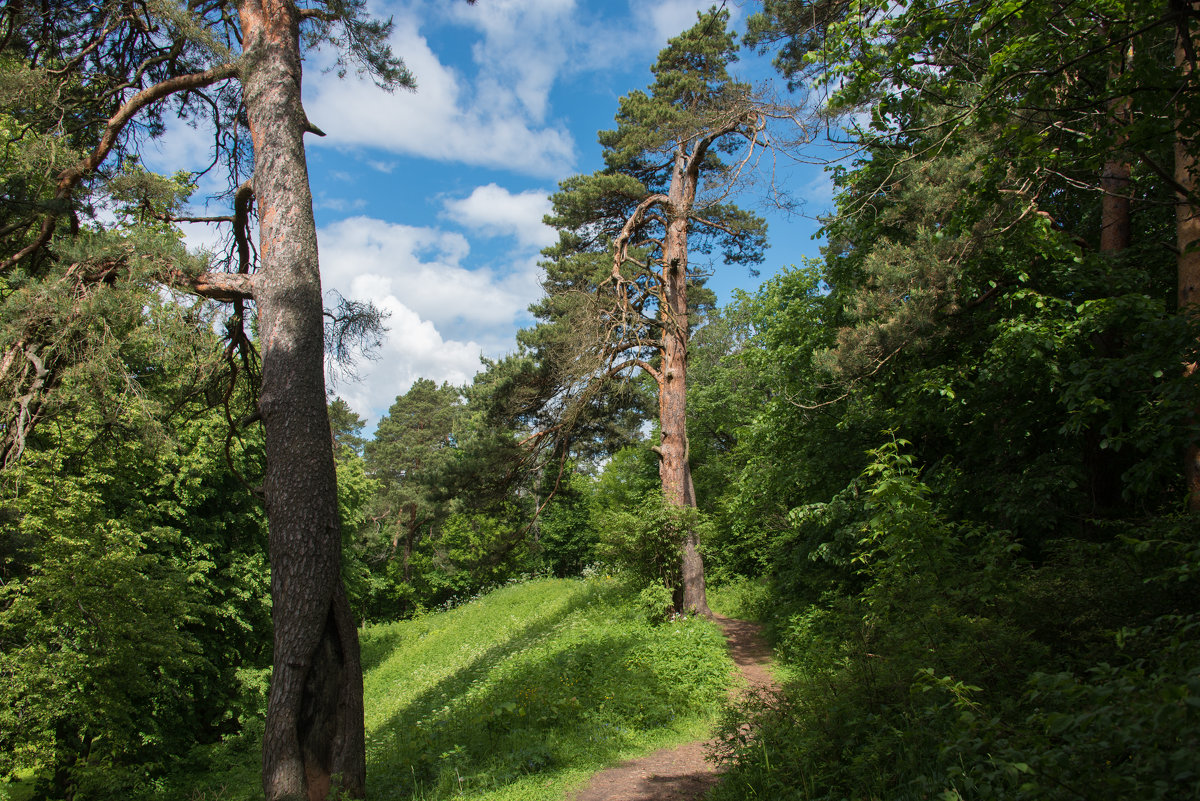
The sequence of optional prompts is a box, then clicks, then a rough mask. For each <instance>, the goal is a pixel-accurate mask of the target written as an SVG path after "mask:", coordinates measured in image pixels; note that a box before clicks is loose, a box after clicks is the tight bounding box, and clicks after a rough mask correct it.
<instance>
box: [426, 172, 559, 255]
mask: <svg viewBox="0 0 1200 801" xmlns="http://www.w3.org/2000/svg"><path fill="white" fill-rule="evenodd" d="M443 207H444V208H445V211H446V216H447V217H449V218H450V219H451V220H454V221H455V222H456V223H458V224H460V225H462V226H464V227H466V228H470V229H473V230H475V231H478V232H479V233H481V234H484V235H485V236H505V235H510V236H514V237H516V239H517V242H518V243H519V244H521V245H524V246H526V247H531V248H544V247H546V246H548V245H553V244H554V242H555V241H556V240H557V238H558V237H557V234H555V232H554V229H553V228H551V227H550V226H548V225H546V224H545V223H543V222H542V218H543V217H545V216H546V215H547V214H549V213H550V197H549V195H547V194H546V193H545V192H540V191H537V190H531V191H528V192H521V193H520V194H517V195H514V194H513V193H511V192H509V191H508V190H507V189H505V188H504V187H502V186H497V185H496V184H488V185H487V186H478V187H476V188H475V191H473V192H471V194H470V195H468V196H467V197H465V198H460V199H457V200H455V199H451V200H446V201H444V203H443Z"/></svg>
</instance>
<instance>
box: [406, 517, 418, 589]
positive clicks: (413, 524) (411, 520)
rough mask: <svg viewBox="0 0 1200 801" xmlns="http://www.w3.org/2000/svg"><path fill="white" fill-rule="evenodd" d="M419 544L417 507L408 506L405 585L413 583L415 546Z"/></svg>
mask: <svg viewBox="0 0 1200 801" xmlns="http://www.w3.org/2000/svg"><path fill="white" fill-rule="evenodd" d="M416 542H417V505H416V504H415V503H410V504H409V505H408V531H407V533H406V534H405V535H404V583H405V584H409V583H411V582H412V554H413V546H414V545H415V544H416Z"/></svg>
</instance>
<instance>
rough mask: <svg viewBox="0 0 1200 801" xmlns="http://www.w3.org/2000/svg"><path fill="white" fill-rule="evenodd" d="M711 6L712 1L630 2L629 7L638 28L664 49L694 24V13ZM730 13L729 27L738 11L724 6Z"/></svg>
mask: <svg viewBox="0 0 1200 801" xmlns="http://www.w3.org/2000/svg"><path fill="white" fill-rule="evenodd" d="M712 6H713V0H658V2H655V3H643V2H640V1H639V0H630V3H629V7H630V10H631V12H632V13H633V17H634V19H635V20H637V21H638V26H639V27H640V28H642V29H648V30H649V31H651V32H653V36H654V38H655V40H656V42H657V44H656V47H657V48H658V49H660V50H661V49H662V48H663V47H666V45H667V40H668V39H670V38H672V37H675V36H678V35H679V34H681V33H683V32H684V31H686V30H687V29H688V28H690V27H692V26H693V25H695V24H696V13H697V12H700V13H704V12H706V11H708V10H709V9H710V8H712ZM726 9H727V10H728V11H729V12H730V22H731V26H732V25H733V24H734V23H736V22H737V18H738V9H737V8H736V7H734V6H730V5H726Z"/></svg>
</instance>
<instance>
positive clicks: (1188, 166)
mask: <svg viewBox="0 0 1200 801" xmlns="http://www.w3.org/2000/svg"><path fill="white" fill-rule="evenodd" d="M1172 5H1173V6H1174V11H1175V13H1176V15H1177V20H1178V35H1177V37H1176V41H1175V65H1176V68H1177V70H1178V75H1179V80H1180V85H1181V89H1180V91H1179V92H1178V93H1177V98H1178V99H1177V100H1176V103H1177V104H1178V107H1177V113H1176V120H1175V184H1176V186H1177V188H1178V191H1177V192H1176V199H1175V234H1176V245H1177V247H1178V248H1179V256H1178V262H1177V269H1176V273H1177V276H1178V285H1179V295H1178V300H1179V312H1180V313H1181V314H1188V315H1194V314H1196V313H1197V306H1196V304H1197V303H1198V302H1200V208H1197V206H1196V204H1195V202H1194V201H1195V197H1196V158H1195V146H1196V133H1197V132H1196V129H1195V122H1194V121H1193V120H1192V117H1191V115H1190V114H1189V112H1188V109H1187V107H1186V104H1187V102H1188V98H1189V96H1190V95H1191V94H1192V91H1191V90H1192V89H1193V88H1194V87H1193V86H1192V84H1193V83H1194V82H1195V80H1196V75H1195V64H1194V59H1195V57H1196V53H1195V45H1194V39H1193V38H1192V25H1191V17H1192V16H1193V15H1196V14H1200V2H1197V1H1196V0H1175V2H1174V3H1172ZM1184 369H1185V370H1186V372H1187V374H1188V375H1191V376H1194V375H1195V373H1196V364H1195V363H1194V362H1189V363H1188V364H1187V365H1185V367H1184ZM1193 380H1195V379H1193ZM1184 477H1185V480H1186V482H1187V485H1186V486H1187V493H1188V508H1189V509H1190V510H1191V511H1192V512H1200V446H1198V445H1197V444H1196V443H1195V442H1192V443H1191V444H1190V445H1189V446H1188V448H1187V453H1186V455H1185V459H1184Z"/></svg>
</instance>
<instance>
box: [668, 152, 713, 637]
mask: <svg viewBox="0 0 1200 801" xmlns="http://www.w3.org/2000/svg"><path fill="white" fill-rule="evenodd" d="M685 166H686V156H685V154H684V153H683V152H682V149H681V152H679V153H677V154H676V167H675V173H674V175H673V176H672V180H671V187H670V205H671V211H670V215H669V221H668V223H667V231H666V240H665V242H664V243H663V244H664V247H663V298H662V304H663V308H662V310H661V311H660V316H661V317H662V323H663V333H662V338H663V348H662V368H661V375H662V379H661V381H660V383H659V390H658V421H659V428H660V429H661V436H662V442H661V444H660V454H659V455H660V457H661V458H660V460H659V463H658V474H659V478H660V479H661V481H662V494H663V500H664V501H665V502H666V503H668V504H670V505H671V506H675V507H680V508H682V507H695V505H696V491H695V489H694V487H693V485H692V469H691V465H690V463H689V461H688V438H687V346H688V306H687V263H688V252H687V231H688V229H687V226H688V215H687V212H688V210H689V209H691V205H692V203H693V202H694V199H695V183H694V181H693V179H692V177H691V176H690V175H689V174H688V172H687V170H686V169H685ZM698 545H699V538H698V536H697V534H696V532H695V531H694V530H691V529H689V530H688V532H687V534H686V535H685V536H684V540H683V554H682V582H683V585H682V588H681V589H682V592H681V593H680V594H678V595H677V597H676V601H675V609H676V611H677V612H694V613H698V614H702V615H709V616H711V615H712V610H710V609H709V608H708V597H707V593H706V592H705V584H704V559H703V558H702V557H701V556H700V551H699V549H698V547H697V546H698Z"/></svg>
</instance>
